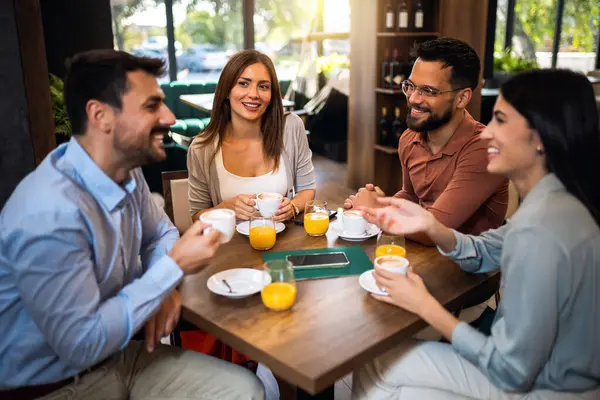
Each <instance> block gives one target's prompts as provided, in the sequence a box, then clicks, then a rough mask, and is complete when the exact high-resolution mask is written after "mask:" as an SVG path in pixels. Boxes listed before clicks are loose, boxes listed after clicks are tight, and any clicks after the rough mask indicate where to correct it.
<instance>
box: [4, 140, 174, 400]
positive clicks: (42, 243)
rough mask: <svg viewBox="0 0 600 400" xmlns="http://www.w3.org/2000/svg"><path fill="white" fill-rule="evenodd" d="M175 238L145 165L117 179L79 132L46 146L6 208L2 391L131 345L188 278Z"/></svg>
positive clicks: (57, 375)
mask: <svg viewBox="0 0 600 400" xmlns="http://www.w3.org/2000/svg"><path fill="white" fill-rule="evenodd" d="M177 238H178V232H177V230H176V228H175V227H174V226H173V224H171V222H170V221H169V219H168V217H167V216H166V214H165V213H164V211H163V210H162V209H160V208H159V207H157V206H156V205H155V204H154V202H153V201H152V199H151V197H150V192H149V190H148V186H147V185H146V182H145V180H144V178H143V175H142V173H141V171H140V170H139V169H137V170H134V171H131V172H130V174H129V178H128V179H127V180H126V181H125V182H124V183H123V185H119V184H117V183H116V182H114V181H113V180H112V179H111V178H109V177H108V176H107V175H106V174H105V173H104V172H103V171H102V170H101V169H100V168H99V167H98V166H97V165H96V164H95V163H94V161H93V160H92V159H91V158H90V157H89V155H88V154H87V153H86V152H85V150H84V149H83V148H82V147H81V146H80V145H79V143H78V142H77V141H76V140H75V139H71V141H70V142H69V143H68V144H64V145H61V146H60V147H58V148H57V149H55V150H54V151H53V152H52V153H50V154H49V155H48V156H47V157H46V158H45V159H44V161H43V162H42V163H41V164H40V165H39V166H38V168H37V169H36V170H35V171H33V172H32V173H31V174H29V175H28V176H27V177H26V178H25V179H23V181H22V182H21V183H20V184H19V185H18V187H17V188H16V190H15V191H14V193H13V194H12V196H11V197H10V199H9V200H8V202H7V203H6V205H5V207H4V209H3V210H2V213H1V214H0V338H1V340H0V360H2V362H1V363H0V390H1V389H7V388H13V387H20V386H29V385H37V384H43V383H49V382H55V381H60V380H62V379H66V378H68V377H71V376H74V375H75V374H77V373H79V372H80V371H82V370H84V369H86V368H88V367H90V366H92V365H94V364H96V363H98V362H100V361H102V360H104V359H106V358H107V357H109V356H110V355H112V354H114V353H115V352H118V351H119V350H120V349H122V348H123V347H124V346H126V345H127V343H128V342H129V340H130V339H131V337H132V336H133V334H135V333H136V331H138V330H139V329H140V328H141V326H142V325H143V324H144V322H145V321H146V320H147V319H148V318H149V317H150V316H151V315H152V313H153V312H154V311H155V310H156V309H157V307H158V306H159V305H160V303H161V301H162V300H163V299H164V298H165V297H167V296H168V295H169V294H170V293H171V291H172V290H173V289H174V288H175V286H176V285H177V284H178V283H179V282H180V280H181V279H182V277H183V273H182V271H181V269H180V268H179V267H178V266H177V264H175V262H174V261H173V259H172V258H170V257H169V256H168V255H167V253H168V251H169V250H170V249H171V247H172V246H173V244H174V242H175V240H177ZM140 258H141V263H140Z"/></svg>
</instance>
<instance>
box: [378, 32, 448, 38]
mask: <svg viewBox="0 0 600 400" xmlns="http://www.w3.org/2000/svg"><path fill="white" fill-rule="evenodd" d="M424 36H427V37H438V36H440V33H439V32H421V31H417V32H377V37H424Z"/></svg>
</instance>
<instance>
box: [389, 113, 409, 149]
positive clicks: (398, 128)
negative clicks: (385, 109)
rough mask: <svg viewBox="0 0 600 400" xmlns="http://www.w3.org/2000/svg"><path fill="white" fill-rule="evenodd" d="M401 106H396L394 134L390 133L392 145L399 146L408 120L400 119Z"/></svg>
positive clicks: (393, 124) (393, 125)
mask: <svg viewBox="0 0 600 400" xmlns="http://www.w3.org/2000/svg"><path fill="white" fill-rule="evenodd" d="M400 115H401V112H400V107H396V108H395V109H394V120H393V121H392V134H391V135H390V139H391V140H390V141H391V143H390V145H391V146H394V147H398V143H399V142H400V136H402V134H403V133H404V131H405V130H406V128H407V126H406V122H405V121H404V120H402V119H400Z"/></svg>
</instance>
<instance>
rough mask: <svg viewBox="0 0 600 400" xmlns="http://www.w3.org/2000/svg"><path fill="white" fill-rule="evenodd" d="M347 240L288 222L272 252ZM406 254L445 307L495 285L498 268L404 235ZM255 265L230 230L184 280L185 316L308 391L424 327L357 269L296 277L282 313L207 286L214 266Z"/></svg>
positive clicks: (256, 299) (482, 295)
mask: <svg viewBox="0 0 600 400" xmlns="http://www.w3.org/2000/svg"><path fill="white" fill-rule="evenodd" d="M348 245H352V243H349V242H345V241H343V240H341V239H338V238H337V237H336V235H334V234H332V233H328V234H327V235H326V236H323V237H318V238H315V237H310V236H308V235H306V233H305V232H304V229H303V227H301V226H297V225H294V224H288V225H287V227H286V230H285V231H284V232H282V233H280V234H279V235H278V236H277V243H276V244H275V247H274V248H273V249H272V251H281V250H287V249H310V248H323V247H335V246H348ZM375 245H376V238H372V239H369V240H367V241H365V242H362V243H360V246H361V247H362V248H363V249H364V250H365V252H366V253H367V254H368V255H369V257H370V258H371V260H372V259H373V255H374V252H375ZM407 258H408V259H409V260H410V262H411V264H412V265H413V266H414V268H415V270H416V272H417V273H419V274H420V275H421V276H422V277H423V279H424V281H425V283H426V285H427V287H428V288H429V290H430V291H431V293H432V294H433V295H434V296H435V297H436V298H437V299H438V300H439V301H440V302H441V303H442V304H444V305H445V306H446V307H447V308H448V309H449V310H457V309H460V308H461V307H462V305H464V304H466V303H469V302H472V301H475V300H477V299H481V301H485V300H487V298H489V297H491V296H492V295H493V293H494V291H495V290H496V288H497V286H498V282H499V274H477V275H474V274H467V273H465V272H462V271H461V270H460V269H459V267H458V266H457V265H456V264H454V263H452V262H451V261H449V260H448V259H447V258H445V257H443V256H442V255H440V254H439V253H438V251H437V250H436V249H435V248H431V247H429V248H428V247H424V246H421V245H419V244H416V243H413V242H410V241H407ZM261 264H262V258H261V252H259V251H255V250H253V249H252V248H251V247H250V244H249V242H248V239H247V238H246V237H243V236H241V235H240V234H238V233H236V234H235V236H234V237H233V239H232V240H231V242H229V243H228V244H226V245H224V246H223V247H222V248H221V249H219V251H218V254H217V255H216V256H215V257H214V259H213V261H212V263H211V265H210V266H209V267H207V268H206V269H205V270H204V271H202V272H200V273H199V274H197V275H195V276H190V277H187V278H186V279H185V280H184V283H183V285H182V287H181V294H182V301H183V317H184V318H185V319H187V320H188V321H190V322H192V323H193V324H195V325H197V326H198V327H200V328H201V329H203V330H205V331H207V332H209V333H210V334H212V335H214V336H216V337H218V338H219V339H221V340H223V341H224V342H225V343H227V344H229V345H230V346H232V347H233V348H235V349H236V350H238V351H240V352H242V353H244V354H246V355H247V356H249V357H251V358H253V359H254V360H256V361H259V362H262V363H264V364H265V365H267V366H268V367H269V368H271V370H272V371H273V372H274V373H275V374H276V375H278V376H279V377H281V378H283V379H285V380H286V381H287V382H289V383H291V384H293V385H295V386H297V387H300V388H302V389H304V390H305V391H307V392H309V393H312V394H315V393H319V392H321V391H322V390H324V389H327V388H329V387H330V386H332V385H333V384H334V383H335V382H336V380H338V379H340V378H342V377H343V376H345V375H347V374H348V373H350V372H351V371H352V370H353V369H354V368H355V367H357V366H359V365H361V364H364V363H365V362H367V361H369V360H371V359H373V358H374V357H376V356H377V355H379V354H381V353H383V352H384V351H386V350H388V349H390V348H391V347H393V346H394V345H395V344H397V343H399V342H400V341H402V340H403V339H406V338H408V337H411V336H412V335H413V334H414V333H416V332H418V331H419V330H421V329H422V328H424V327H425V323H424V322H423V321H422V320H421V319H420V318H418V317H416V316H415V315H414V314H411V313H409V312H407V311H404V310H402V309H400V308H397V307H393V306H390V305H387V304H384V303H381V302H378V301H377V300H375V299H373V298H372V297H370V296H369V295H368V294H367V293H366V292H365V291H364V290H363V289H362V288H361V287H360V286H359V284H358V277H357V276H351V277H342V278H332V279H321V280H310V281H300V282H298V283H297V286H298V295H297V299H296V304H295V305H294V307H293V308H292V309H291V310H290V311H284V312H274V311H269V310H268V309H266V308H265V307H264V306H263V304H262V302H261V299H260V295H255V296H252V297H250V298H246V299H242V300H231V299H228V298H224V297H221V296H217V295H214V294H212V293H211V292H210V291H209V290H208V289H207V288H206V281H207V280H208V278H209V277H210V276H211V275H213V274H214V273H216V272H218V271H222V270H225V269H230V268H238V267H253V268H260V265H261Z"/></svg>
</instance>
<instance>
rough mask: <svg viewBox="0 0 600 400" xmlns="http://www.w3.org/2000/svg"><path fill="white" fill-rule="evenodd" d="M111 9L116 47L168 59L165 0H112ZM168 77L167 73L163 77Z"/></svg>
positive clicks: (138, 53) (177, 46)
mask: <svg viewBox="0 0 600 400" xmlns="http://www.w3.org/2000/svg"><path fill="white" fill-rule="evenodd" d="M111 12H112V25H113V36H114V47H115V49H117V50H122V51H127V52H130V53H132V54H135V55H138V56H146V57H159V58H162V59H163V60H165V62H168V56H167V32H166V29H165V27H166V24H167V23H166V13H165V4H164V1H163V0H111ZM175 47H176V48H181V44H180V43H175ZM168 79H169V78H168V74H167V76H164V77H162V78H161V79H160V80H161V81H168Z"/></svg>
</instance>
